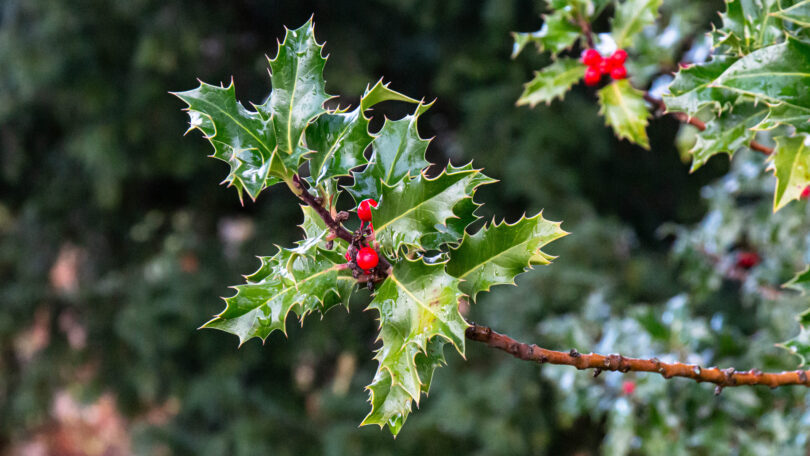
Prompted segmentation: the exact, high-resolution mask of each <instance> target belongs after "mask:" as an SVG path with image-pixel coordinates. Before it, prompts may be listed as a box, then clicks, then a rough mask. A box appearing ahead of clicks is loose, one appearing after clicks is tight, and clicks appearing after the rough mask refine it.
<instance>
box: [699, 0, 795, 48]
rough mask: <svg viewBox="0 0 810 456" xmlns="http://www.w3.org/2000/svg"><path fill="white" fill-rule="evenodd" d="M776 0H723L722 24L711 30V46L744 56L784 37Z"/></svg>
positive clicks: (777, 0)
mask: <svg viewBox="0 0 810 456" xmlns="http://www.w3.org/2000/svg"><path fill="white" fill-rule="evenodd" d="M778 3H779V0H726V11H725V12H724V13H720V17H721V18H722V20H723V26H722V27H721V28H720V29H717V30H715V31H714V32H713V33H712V41H713V47H715V48H718V50H719V51H721V52H725V53H728V54H732V55H746V54H749V53H751V52H753V51H756V50H757V49H760V48H763V47H765V46H770V45H772V44H776V43H779V42H781V41H782V40H784V37H785V33H784V31H783V29H782V27H781V20H780V19H779V18H777V17H775V15H774V13H777V12H778Z"/></svg>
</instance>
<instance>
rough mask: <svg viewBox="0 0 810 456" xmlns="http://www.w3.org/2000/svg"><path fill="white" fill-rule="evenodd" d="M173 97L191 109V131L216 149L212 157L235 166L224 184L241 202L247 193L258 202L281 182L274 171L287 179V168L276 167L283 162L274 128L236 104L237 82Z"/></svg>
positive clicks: (201, 88)
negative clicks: (278, 155)
mask: <svg viewBox="0 0 810 456" xmlns="http://www.w3.org/2000/svg"><path fill="white" fill-rule="evenodd" d="M173 95H175V96H176V97H178V98H180V99H181V100H183V101H184V102H185V103H186V104H187V105H188V108H186V112H187V113H188V116H189V124H190V127H189V130H188V131H191V130H195V129H196V130H200V131H201V132H202V134H203V136H204V137H205V139H207V140H208V141H209V142H210V143H211V145H212V146H214V153H213V154H212V155H211V157H214V158H216V159H219V160H222V161H224V162H226V163H228V164H229V165H230V166H231V170H230V173H229V174H228V177H226V178H225V181H224V182H226V183H228V186H233V187H235V188H236V190H237V192H238V193H239V199H242V192H243V191H246V192H247V194H248V196H250V198H251V199H253V200H255V199H256V197H257V196H258V195H259V192H261V191H262V190H263V189H264V188H266V187H268V186H270V185H272V184H274V183H276V182H277V181H278V179H274V178H272V177H270V173H271V171H278V170H279V169H281V170H282V172H277V173H276V174H277V175H278V176H283V175H284V173H283V166H280V167H279V166H275V165H280V162H278V161H277V160H275V154H276V136H275V132H274V130H273V128H272V125H270V122H269V121H268V120H267V119H265V118H263V117H262V116H261V115H260V114H259V113H258V112H256V111H250V110H248V109H246V108H245V107H244V106H243V105H242V103H240V102H239V101H237V100H236V89H235V87H234V84H233V80H231V83H230V84H229V85H228V87H221V86H214V85H210V84H206V83H204V82H201V83H200V86H199V87H197V88H196V89H193V90H188V91H186V92H176V93H173ZM274 162H275V163H274ZM271 165H274V166H271ZM271 168H272V169H271Z"/></svg>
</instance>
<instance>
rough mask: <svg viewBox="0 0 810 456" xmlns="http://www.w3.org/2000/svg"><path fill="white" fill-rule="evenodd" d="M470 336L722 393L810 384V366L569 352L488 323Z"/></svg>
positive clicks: (531, 354) (553, 360) (522, 352)
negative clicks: (744, 365)
mask: <svg viewBox="0 0 810 456" xmlns="http://www.w3.org/2000/svg"><path fill="white" fill-rule="evenodd" d="M465 336H466V337H467V339H469V340H473V341H476V342H481V343H483V344H485V345H487V346H489V347H492V348H497V349H498V350H503V351H505V352H507V353H509V354H511V355H512V356H514V357H515V358H518V359H522V360H524V361H534V362H536V363H539V364H557V365H563V366H573V367H576V368H577V369H579V370H583V369H594V371H593V376H594V377H596V376H598V375H599V374H600V373H602V371H614V372H622V373H627V372H653V373H657V374H660V375H661V376H662V377H664V378H666V379H670V378H673V377H683V378H690V379H692V380H695V381H697V382H698V383H701V382H708V383H714V384H715V385H717V387H716V388H715V394H720V393H721V392H722V390H723V388H726V387H733V386H746V385H765V386H769V387H771V388H776V387H779V386H788V385H803V386H810V370H795V371H784V372H773V373H771V372H762V371H760V370H759V369H750V370H747V371H737V370H736V369H735V368H733V367H729V368H727V369H720V368H718V367H707V368H704V367H701V366H699V365H697V364H685V363H680V362H672V363H666V362H663V361H661V360H659V359H657V358H649V359H640V358H629V357H626V356H622V355H618V354H610V355H600V354H598V353H588V354H585V353H580V352H579V351H577V350H576V349H574V348H572V349H571V350H570V351H568V352H561V351H555V350H549V349H546V348H542V347H538V346H537V345H535V344H531V345H529V344H526V343H523V342H519V341H517V340H515V339H513V338H511V337H509V336H507V335H505V334H501V333H498V332H496V331H493V330H492V329H491V328H489V327H487V326H482V325H478V324H475V323H472V324H471V325H470V327H469V328H467V331H466V333H465Z"/></svg>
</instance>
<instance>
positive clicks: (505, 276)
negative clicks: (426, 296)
mask: <svg viewBox="0 0 810 456" xmlns="http://www.w3.org/2000/svg"><path fill="white" fill-rule="evenodd" d="M566 234H568V233H566V232H565V231H563V230H562V229H561V228H560V223H558V222H550V221H548V220H546V219H545V218H543V214H542V213H539V214H537V215H535V216H534V217H530V218H526V217H522V218H521V219H520V220H518V221H517V222H515V223H513V224H509V223H506V221H505V220H504V221H502V222H501V223H500V224H495V223H491V224H490V225H489V226H485V227H484V228H482V229H480V230H479V231H478V232H477V233H475V234H473V235H469V234H465V235H464V238H463V239H462V241H461V243H460V244H459V246H458V247H457V248H455V249H453V250H451V251H450V260H449V261H448V262H447V273H448V274H450V275H452V276H453V277H457V278H459V279H461V280H462V283H461V286H460V288H461V290H462V291H463V292H464V293H466V294H468V295H469V296H470V297H471V298H472V299H475V296H476V295H477V294H478V293H479V292H481V291H488V290H489V289H490V288H491V287H492V286H493V285H500V284H514V280H515V277H516V276H517V275H518V274H520V273H522V272H524V271H526V270H527V269H529V268H531V267H532V266H534V265H540V264H548V263H549V262H550V261H551V259H552V257H551V256H549V255H547V254H545V253H543V252H542V251H541V250H540V249H541V248H542V247H543V246H545V245H546V244H548V243H549V242H551V241H553V240H555V239H559V238H561V237H563V236H565V235H566Z"/></svg>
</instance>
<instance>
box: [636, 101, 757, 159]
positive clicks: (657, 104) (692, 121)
mask: <svg viewBox="0 0 810 456" xmlns="http://www.w3.org/2000/svg"><path fill="white" fill-rule="evenodd" d="M644 99H645V100H647V102H648V103H650V104H651V105H653V107H654V108H655V110H656V111H658V112H660V113H662V114H672V115H673V116H674V117H675V118H676V119H678V120H679V121H681V122H683V123H686V124H689V125H692V126H694V127H695V128H697V129H698V130H700V131H703V130H705V129H706V124H705V123H704V122H703V121H702V120H700V119H698V118H695V117H690V116H688V115H687V114H686V113H683V112H667V106H666V105H665V104H664V100H661V99H659V98H655V97H653V96H652V95H650V93H649V92H644ZM748 147H750V148H751V149H752V150H755V151H757V152H760V153H763V154H765V155H771V154H772V153H773V148H771V147H768V146H766V145H764V144H761V143H758V142H756V141H751V142H750V143H748Z"/></svg>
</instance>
